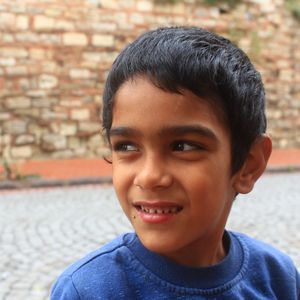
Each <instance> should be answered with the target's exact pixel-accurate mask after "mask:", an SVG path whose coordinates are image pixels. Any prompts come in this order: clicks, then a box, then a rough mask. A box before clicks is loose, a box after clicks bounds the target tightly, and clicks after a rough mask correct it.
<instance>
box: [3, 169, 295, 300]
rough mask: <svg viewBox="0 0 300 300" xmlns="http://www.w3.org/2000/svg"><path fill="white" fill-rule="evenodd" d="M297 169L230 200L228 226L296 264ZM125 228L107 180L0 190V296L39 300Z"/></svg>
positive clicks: (265, 178) (266, 178) (271, 176)
mask: <svg viewBox="0 0 300 300" xmlns="http://www.w3.org/2000/svg"><path fill="white" fill-rule="evenodd" d="M299 182H300V173H286V174H267V175H264V176H263V178H262V179H260V180H259V182H258V183H257V185H256V187H255V189H254V191H253V192H252V193H250V194H249V195H240V196H238V198H237V199H236V202H235V203H234V206H233V209H232V214H231V217H230V219H229V222H228V228H230V229H233V230H237V231H241V232H244V233H247V234H249V235H251V236H253V237H256V238H259V239H260V240H263V241H266V242H269V243H271V244H273V245H274V246H276V247H278V248H280V249H281V250H283V251H284V252H286V253H288V254H289V255H290V256H291V257H292V258H293V259H294V262H295V264H296V266H297V267H298V268H300V251H299V250H300V231H299V228H300V218H299V215H298V212H299V211H300V185H299ZM130 230H131V226H130V224H129V223H128V221H127V219H126V218H125V216H124V215H123V214H122V212H121V209H120V208H119V205H118V203H117V200H116V197H115V194H114V192H113V189H112V188H111V187H110V186H103V185H102V186H97V185H90V186H82V187H76V188H75V187H64V188H56V189H36V190H34V189H31V190H23V191H2V192H1V194H0V260H1V264H0V299H1V300H10V299H13V300H24V299H30V300H35V299H37V300H46V299H48V298H49V291H50V288H51V285H52V284H53V282H54V281H55V279H56V278H57V276H58V275H59V274H60V273H61V272H62V271H63V270H64V269H65V268H66V266H67V265H69V264H70V263H72V262H74V261H75V260H77V259H79V258H80V257H82V256H83V255H85V254H86V253H88V252H90V251H92V250H94V249H96V248H98V247H100V246H101V245H102V244H104V243H106V242H107V241H109V240H111V239H112V238H114V237H115V236H117V235H119V234H121V233H123V232H126V231H130Z"/></svg>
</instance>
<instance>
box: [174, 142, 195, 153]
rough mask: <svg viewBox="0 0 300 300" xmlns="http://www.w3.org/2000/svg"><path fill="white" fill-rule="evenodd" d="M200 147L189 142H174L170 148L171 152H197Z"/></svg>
mask: <svg viewBox="0 0 300 300" xmlns="http://www.w3.org/2000/svg"><path fill="white" fill-rule="evenodd" d="M199 149H201V147H200V146H199V145H195V144H193V143H189V142H176V143H174V144H173V146H172V150H173V151H193V150H199Z"/></svg>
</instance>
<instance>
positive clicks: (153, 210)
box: [141, 206, 178, 214]
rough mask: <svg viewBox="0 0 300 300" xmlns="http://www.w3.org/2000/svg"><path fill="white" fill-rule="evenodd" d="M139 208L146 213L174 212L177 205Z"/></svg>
mask: <svg viewBox="0 0 300 300" xmlns="http://www.w3.org/2000/svg"><path fill="white" fill-rule="evenodd" d="M141 210H142V211H143V212H145V213H148V214H174V213H176V212H177V211H178V208H177V207H171V208H149V207H145V206H141Z"/></svg>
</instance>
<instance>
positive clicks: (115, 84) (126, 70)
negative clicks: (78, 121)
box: [51, 27, 300, 300]
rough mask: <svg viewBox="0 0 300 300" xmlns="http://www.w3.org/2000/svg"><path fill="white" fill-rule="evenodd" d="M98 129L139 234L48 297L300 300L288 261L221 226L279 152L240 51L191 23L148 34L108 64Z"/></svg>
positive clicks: (75, 271) (86, 262) (81, 267)
mask: <svg viewBox="0 0 300 300" xmlns="http://www.w3.org/2000/svg"><path fill="white" fill-rule="evenodd" d="M103 127H104V129H105V131H106V134H107V138H108V141H109V144H110V146H111V150H112V157H111V161H112V166H113V183H114V187H115V189H116V192H117V196H118V199H119V201H120V204H121V206H122V208H123V210H124V212H125V214H126V215H127V217H128V219H129V220H130V222H131V223H132V225H133V227H134V229H135V233H129V234H125V235H123V236H121V237H119V238H117V239H116V240H114V241H112V242H110V243H109V244H107V245H105V246H104V247H102V248H101V249H99V250H98V251H95V252H93V253H91V254H90V255H88V256H87V257H85V258H83V259H82V260H80V261H79V262H77V263H75V264H74V265H73V266H71V267H70V268H69V269H67V270H66V271H65V272H64V273H63V275H61V277H60V278H59V279H58V281H57V283H56V285H55V286H54V288H53V290H52V297H51V299H52V300H57V299H88V300H91V299H151V300H152V299H231V300H232V299H285V300H288V299H299V284H300V280H299V274H298V272H297V270H296V268H295V267H294V265H293V263H292V262H291V260H290V259H289V258H288V257H287V256H286V255H284V254H282V253H281V252H279V251H277V250H275V249H273V248H272V247H271V246H268V245H265V244H263V243H261V242H258V241H256V240H253V239H251V238H249V237H247V236H245V235H242V234H239V233H233V232H229V231H226V230H225V229H224V228H225V224H226V220H227V218H228V215H229V212H230V209H231V205H232V203H233V201H234V199H235V197H236V195H237V194H238V193H248V192H250V191H251V190H252V188H253V185H254V183H255V181H256V180H257V179H258V178H259V177H260V175H261V174H262V173H263V171H264V170H265V167H266V164H267V161H268V158H269V156H270V153H271V148H272V145H271V141H270V138H269V137H268V136H267V135H266V134H265V130H266V118H265V113H264V89H263V84H262V81H261V77H260V75H259V74H258V72H257V71H256V70H255V69H254V67H253V66H252V64H251V63H250V61H249V59H248V58H247V56H246V55H245V54H244V53H243V52H242V51H241V50H240V49H238V48H237V47H236V46H234V45H233V44H231V43H230V42H229V41H228V40H226V39H224V38H222V37H220V36H218V35H215V34H213V33H210V32H208V31H206V30H203V29H199V28H193V27H176V28H160V29H157V30H154V31H151V32H148V33H146V34H144V35H142V36H141V37H139V38H138V39H137V40H136V41H135V42H133V43H132V44H131V45H129V46H128V47H127V48H125V49H124V50H123V51H122V53H121V54H120V55H119V57H118V58H117V59H116V61H115V62H114V64H113V66H112V70H111V72H110V74H109V76H108V79H107V82H106V87H105V92H104V105H103Z"/></svg>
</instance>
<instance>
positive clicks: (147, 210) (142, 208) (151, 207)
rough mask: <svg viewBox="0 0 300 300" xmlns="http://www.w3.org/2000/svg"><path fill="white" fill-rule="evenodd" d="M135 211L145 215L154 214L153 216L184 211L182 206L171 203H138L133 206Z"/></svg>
mask: <svg viewBox="0 0 300 300" xmlns="http://www.w3.org/2000/svg"><path fill="white" fill-rule="evenodd" d="M133 206H134V207H135V209H136V210H137V211H138V212H140V213H144V214H152V215H168V214H177V213H178V212H180V211H181V210H182V208H183V207H182V206H180V205H177V204H175V203H169V202H160V201H155V202H146V201H141V202H136V203H134V204H133Z"/></svg>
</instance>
